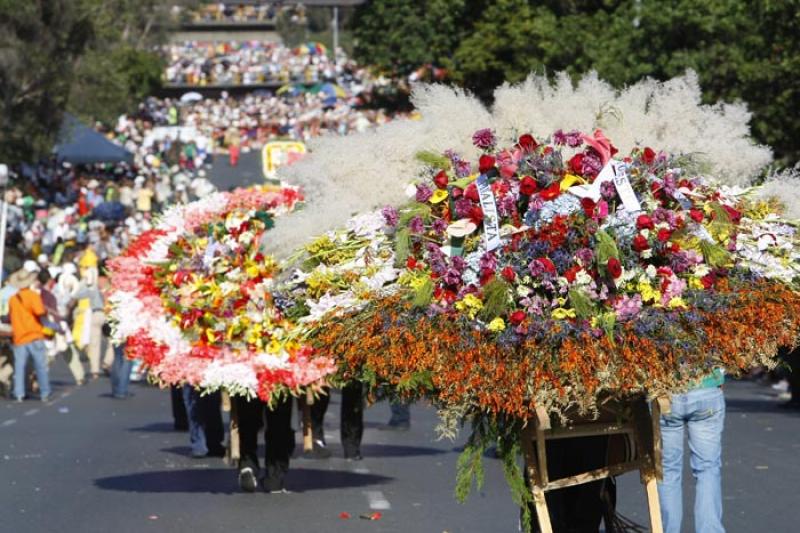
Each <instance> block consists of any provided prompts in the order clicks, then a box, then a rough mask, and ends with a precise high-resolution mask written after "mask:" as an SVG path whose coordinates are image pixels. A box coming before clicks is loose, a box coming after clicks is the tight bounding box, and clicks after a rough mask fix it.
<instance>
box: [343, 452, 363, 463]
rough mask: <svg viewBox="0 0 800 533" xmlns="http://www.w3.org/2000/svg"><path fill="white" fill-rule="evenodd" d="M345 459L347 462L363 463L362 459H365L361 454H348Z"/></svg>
mask: <svg viewBox="0 0 800 533" xmlns="http://www.w3.org/2000/svg"><path fill="white" fill-rule="evenodd" d="M344 458H345V460H346V461H361V460H362V459H364V458H363V457H362V456H361V452H355V453H346V454H344Z"/></svg>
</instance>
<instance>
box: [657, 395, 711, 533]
mask: <svg viewBox="0 0 800 533" xmlns="http://www.w3.org/2000/svg"><path fill="white" fill-rule="evenodd" d="M724 422H725V397H724V395H723V394H722V389H720V388H719V387H713V388H703V389H694V390H691V391H689V392H687V393H685V394H675V395H673V396H672V411H671V412H670V413H669V414H667V415H662V416H661V438H662V443H663V449H664V480H663V481H662V482H661V483H659V484H658V499H659V501H660V503H661V519H662V521H663V522H664V533H680V531H681V519H682V518H683V493H682V490H681V489H682V481H681V474H682V473H683V428H684V426H685V427H686V428H688V430H689V450H690V451H691V460H690V464H691V467H692V474H693V475H694V478H695V500H694V529H695V531H696V532H697V533H723V532H724V531H725V528H724V527H722V483H721V478H722V476H721V469H722V429H723V426H724Z"/></svg>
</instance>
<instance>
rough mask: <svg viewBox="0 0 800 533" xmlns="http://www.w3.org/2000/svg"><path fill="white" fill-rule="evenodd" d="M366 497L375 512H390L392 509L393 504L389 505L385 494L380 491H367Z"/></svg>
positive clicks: (365, 492)
mask: <svg viewBox="0 0 800 533" xmlns="http://www.w3.org/2000/svg"><path fill="white" fill-rule="evenodd" d="M364 495H365V496H366V497H367V502H369V508H370V509H372V510H373V511H388V510H389V509H391V508H392V504H391V503H389V500H387V499H386V497H385V496H384V495H383V492H381V491H379V490H365V491H364Z"/></svg>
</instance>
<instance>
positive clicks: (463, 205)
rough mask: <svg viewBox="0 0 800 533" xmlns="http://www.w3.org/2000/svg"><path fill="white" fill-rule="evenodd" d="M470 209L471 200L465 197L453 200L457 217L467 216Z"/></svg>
mask: <svg viewBox="0 0 800 533" xmlns="http://www.w3.org/2000/svg"><path fill="white" fill-rule="evenodd" d="M471 210H472V202H471V201H470V200H467V199H466V198H459V199H458V200H456V202H455V212H456V217H458V218H467V217H468V216H469V213H470V211H471Z"/></svg>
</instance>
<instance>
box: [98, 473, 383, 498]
mask: <svg viewBox="0 0 800 533" xmlns="http://www.w3.org/2000/svg"><path fill="white" fill-rule="evenodd" d="M391 479H392V478H390V477H386V476H379V475H375V474H358V473H355V472H349V471H343V470H318V469H311V468H294V469H290V470H289V474H288V476H287V478H286V487H287V488H288V489H289V490H291V491H295V492H310V491H315V490H329V489H340V488H349V487H365V486H369V485H378V484H382V483H386V482H387V481H389V480H391ZM94 485H95V486H96V487H99V488H101V489H103V490H114V491H122V492H136V493H143V492H146V493H209V494H234V493H238V492H240V490H239V486H238V483H237V477H236V470H235V469H231V468H218V469H202V470H198V469H185V470H162V471H158V472H142V473H139V474H128V475H124V476H112V477H105V478H100V479H96V480H95V481H94Z"/></svg>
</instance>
